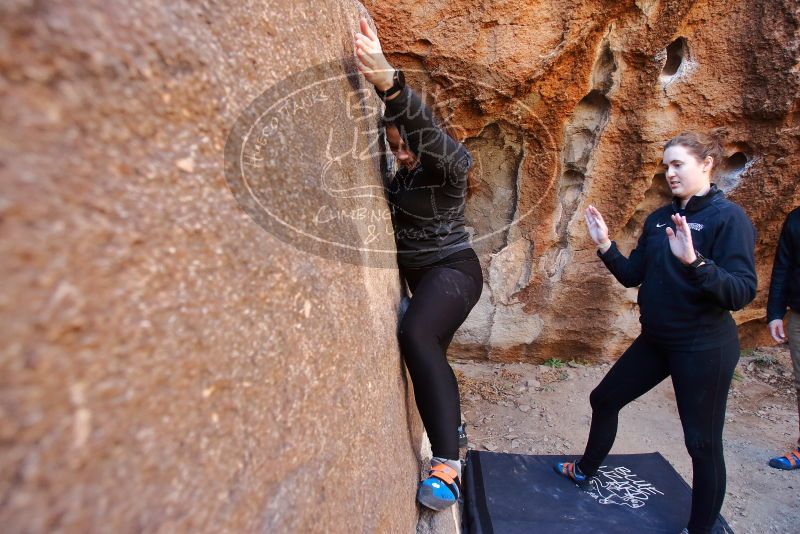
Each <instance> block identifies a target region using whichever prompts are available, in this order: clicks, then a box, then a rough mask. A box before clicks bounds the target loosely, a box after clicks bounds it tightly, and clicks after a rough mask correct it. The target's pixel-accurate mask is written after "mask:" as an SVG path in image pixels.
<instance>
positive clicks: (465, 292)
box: [398, 249, 483, 460]
mask: <svg viewBox="0 0 800 534" xmlns="http://www.w3.org/2000/svg"><path fill="white" fill-rule="evenodd" d="M402 274H403V277H404V278H405V280H406V282H408V287H409V289H410V290H411V292H412V294H413V296H412V297H411V304H409V306H408V309H407V310H406V313H405V315H403V318H402V320H401V321H400V328H399V331H398V337H399V340H400V350H401V352H402V353H403V358H404V359H405V362H406V366H407V367H408V372H409V374H410V375H411V382H412V383H413V384H414V397H415V399H416V401H417V409H418V410H419V414H420V416H421V417H422V424H423V425H425V430H426V431H427V432H428V438H429V439H430V441H431V448H432V449H433V455H434V456H437V457H440V458H447V459H450V460H456V459H458V426H459V424H460V423H461V403H460V402H459V398H458V382H456V376H455V374H453V369H451V368H450V365H449V364H448V363H447V357H446V356H445V353H446V351H447V347H448V346H449V345H450V341H452V339H453V334H455V332H456V330H457V329H458V327H459V326H461V323H463V322H464V319H466V318H467V315H469V312H470V310H471V309H472V307H473V306H475V303H476V302H478V298H479V297H480V295H481V290H482V289H483V276H482V274H481V266H480V263H479V262H478V257H477V256H476V255H475V252H474V251H473V250H472V249H467V250H463V251H459V252H456V253H454V254H451V255H450V256H447V257H446V258H444V259H443V260H441V261H439V262H437V263H436V264H434V265H432V266H427V267H423V268H417V269H408V268H406V269H403V271H402Z"/></svg>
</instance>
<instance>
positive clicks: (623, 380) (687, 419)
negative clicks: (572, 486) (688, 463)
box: [578, 335, 739, 534]
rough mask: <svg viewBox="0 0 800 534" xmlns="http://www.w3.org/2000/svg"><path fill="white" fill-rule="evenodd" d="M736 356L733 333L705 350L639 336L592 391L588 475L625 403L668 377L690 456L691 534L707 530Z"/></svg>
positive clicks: (720, 478) (720, 489) (713, 514)
mask: <svg viewBox="0 0 800 534" xmlns="http://www.w3.org/2000/svg"><path fill="white" fill-rule="evenodd" d="M738 360H739V341H738V339H736V338H733V339H731V340H729V341H728V342H726V343H725V344H723V345H721V346H719V347H716V348H713V349H708V350H700V351H697V350H695V351H692V350H686V349H668V348H665V347H664V346H663V345H661V344H659V343H657V342H655V341H654V340H652V339H651V338H648V337H647V336H645V335H641V336H639V337H638V338H636V340H635V341H634V342H633V344H632V345H631V346H630V347H629V348H628V350H626V351H625V353H624V354H623V355H622V356H621V357H620V358H619V360H617V362H616V363H615V364H614V366H613V367H612V368H611V370H610V371H609V372H608V374H606V376H605V377H604V378H603V380H602V381H601V382H600V384H599V385H598V386H597V387H596V388H595V389H594V391H592V393H591V395H590V396H589V400H590V402H591V405H592V425H591V430H590V431H589V441H588V443H587V444H586V451H585V452H584V453H583V458H581V460H580V461H579V462H578V467H579V468H580V470H581V471H582V472H583V473H584V474H587V475H593V474H595V473H596V472H597V470H598V468H599V467H600V465H601V463H602V462H603V460H604V459H605V457H606V455H607V454H608V453H609V451H610V450H611V446H612V445H613V444H614V439H615V437H616V434H617V419H618V415H619V411H620V410H621V409H622V407H623V406H625V405H626V404H628V403H629V402H631V401H633V400H634V399H636V398H637V397H640V396H641V395H643V394H644V393H646V392H647V391H649V390H650V389H652V388H653V387H654V386H655V385H656V384H658V383H659V382H661V381H662V380H664V379H665V378H667V377H668V376H672V385H673V387H674V388H675V397H676V400H677V403H678V413H679V415H680V418H681V424H682V426H683V435H684V440H685V443H686V449H687V450H688V451H689V455H690V456H691V457H692V471H693V477H692V510H691V513H690V517H689V532H690V534H696V533H707V532H711V529H712V527H713V526H714V522H715V521H716V519H717V516H718V515H719V511H720V508H722V500H723V498H724V497H725V482H726V479H725V459H724V458H723V454H722V426H723V424H724V423H725V405H726V403H727V400H728V389H729V388H730V385H731V379H732V378H733V371H734V368H735V367H736V362H737V361H738Z"/></svg>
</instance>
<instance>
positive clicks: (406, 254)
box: [385, 86, 472, 267]
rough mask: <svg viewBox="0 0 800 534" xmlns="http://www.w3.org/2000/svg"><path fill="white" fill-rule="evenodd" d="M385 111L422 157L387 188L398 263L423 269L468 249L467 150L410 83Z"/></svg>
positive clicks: (414, 150) (400, 173)
mask: <svg viewBox="0 0 800 534" xmlns="http://www.w3.org/2000/svg"><path fill="white" fill-rule="evenodd" d="M385 115H386V117H387V118H388V119H391V120H392V121H394V122H395V124H396V125H397V126H398V129H399V130H400V134H401V135H402V136H403V138H404V139H405V141H406V143H407V144H408V148H409V149H410V150H411V151H412V152H413V153H414V154H416V155H417V156H418V157H419V160H420V165H417V167H416V168H415V169H413V170H412V171H410V172H409V171H408V170H406V169H405V168H401V169H400V170H399V171H397V173H396V174H395V176H394V179H393V180H392V181H391V182H390V183H388V184H387V186H386V188H387V200H388V201H389V205H390V208H391V212H392V223H393V225H394V233H395V243H396V245H397V262H398V263H399V264H400V266H401V267H422V266H426V265H431V264H433V263H435V262H437V261H439V260H441V259H442V258H445V257H447V256H449V255H450V254H453V253H455V252H457V251H460V250H464V249H467V248H471V246H472V244H471V243H470V237H469V234H468V233H467V231H466V227H465V224H464V208H465V204H466V194H467V171H468V170H469V168H470V166H471V165H472V157H471V156H470V154H469V152H468V151H467V149H466V148H465V147H464V145H462V144H461V143H459V142H458V141H456V140H454V139H453V138H452V137H450V136H449V135H447V134H446V133H445V132H443V131H442V130H441V129H440V128H439V127H438V126H437V125H436V123H435V122H434V120H433V113H432V112H431V110H430V109H429V108H428V107H427V106H426V105H425V104H424V103H423V102H422V100H421V99H420V97H419V96H417V94H416V93H414V91H412V90H411V88H409V87H408V86H406V87H404V88H403V90H402V91H401V92H400V94H399V95H398V96H397V97H395V98H393V99H391V100H389V101H387V102H386V114H385Z"/></svg>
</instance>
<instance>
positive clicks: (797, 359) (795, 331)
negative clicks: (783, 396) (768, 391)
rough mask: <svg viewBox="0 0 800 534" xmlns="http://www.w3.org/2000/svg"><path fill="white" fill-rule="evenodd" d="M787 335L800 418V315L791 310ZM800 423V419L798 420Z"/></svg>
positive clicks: (799, 446)
mask: <svg viewBox="0 0 800 534" xmlns="http://www.w3.org/2000/svg"><path fill="white" fill-rule="evenodd" d="M787 315H788V317H789V320H788V321H787V324H786V335H787V336H788V338H789V353H790V354H791V355H792V366H793V367H794V389H795V393H796V394H797V414H798V417H800V313H798V312H796V311H794V310H789V313H788V314H787ZM798 423H800V419H798ZM797 449H798V451H800V424H798V429H797Z"/></svg>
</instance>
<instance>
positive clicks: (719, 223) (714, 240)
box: [598, 184, 757, 350]
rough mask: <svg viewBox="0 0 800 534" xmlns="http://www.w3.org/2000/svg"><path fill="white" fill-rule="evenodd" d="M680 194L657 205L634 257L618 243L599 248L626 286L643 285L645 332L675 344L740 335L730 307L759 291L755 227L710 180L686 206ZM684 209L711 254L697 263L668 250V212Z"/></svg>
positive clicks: (698, 245)
mask: <svg viewBox="0 0 800 534" xmlns="http://www.w3.org/2000/svg"><path fill="white" fill-rule="evenodd" d="M679 206H680V204H679V201H678V199H673V202H672V204H669V205H666V206H663V207H661V208H658V209H657V210H655V211H654V212H653V213H651V214H650V215H649V216H648V217H647V219H646V220H645V223H644V230H643V231H642V235H641V237H639V242H638V244H637V245H636V248H635V249H634V250H633V252H631V255H630V258H626V257H625V256H623V255H622V253H620V251H619V249H618V248H617V246H616V243H612V245H611V248H610V249H608V250H607V251H606V252H605V254H600V253H599V252H598V255H599V256H600V258H601V259H602V260H603V262H604V263H605V265H606V267H608V269H609V270H610V271H611V273H612V274H613V275H614V276H615V277H616V279H617V280H619V282H620V283H621V284H622V285H624V286H625V287H636V286H640V287H639V296H638V303H639V310H640V318H639V321H640V322H641V323H642V333H643V334H646V335H648V336H650V337H652V338H654V339H656V340H657V341H659V342H661V343H663V344H665V345H668V346H670V347H674V348H686V349H694V350H704V349H708V348H712V347H714V346H717V345H720V344H722V343H724V342H726V341H729V340H730V339H732V338H735V337H736V336H737V331H736V324H735V322H734V320H733V318H732V317H731V314H730V310H738V309H741V308H743V307H744V306H745V305H747V304H748V303H749V302H750V301H752V300H753V298H755V295H756V284H757V281H756V271H755V258H754V249H755V240H756V234H755V228H754V227H753V223H752V222H750V219H749V218H748V217H747V215H746V214H745V212H744V210H743V209H742V208H741V206H739V205H738V204H736V203H734V202H731V201H730V200H728V199H726V198H725V195H724V194H723V193H722V191H720V190H719V189H717V186H716V185H714V184H712V186H711V190H710V191H709V192H708V193H707V194H706V195H705V196H702V197H698V196H694V197H692V198H691V199H690V200H689V202H688V203H687V205H686V208H685V209H681V208H680V207H679ZM674 213H679V214H681V215H684V216H685V217H686V220H687V222H688V223H689V227H690V228H691V230H692V242H693V244H694V248H695V250H697V251H698V252H700V254H702V255H703V256H704V257H705V258H707V259H708V260H710V261H708V262H707V263H706V264H705V265H702V266H700V267H697V268H693V267H690V266H686V265H684V264H682V263H681V262H680V260H678V259H677V258H676V257H675V256H674V255H673V254H672V251H671V250H670V247H669V238H668V237H667V234H666V229H667V227H670V228H672V230H673V231H675V225H674V224H673V223H672V219H671V218H670V216H671V215H672V214H674Z"/></svg>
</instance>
